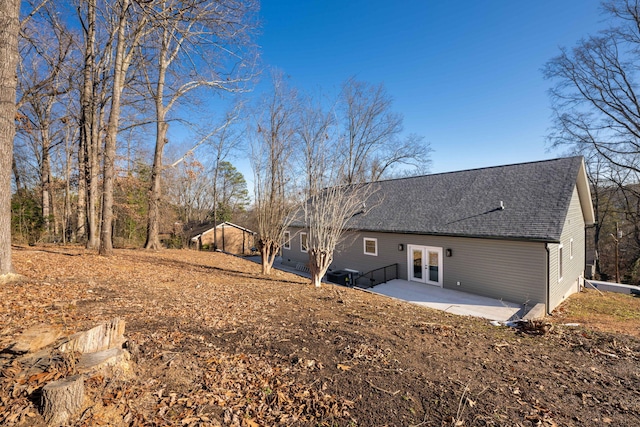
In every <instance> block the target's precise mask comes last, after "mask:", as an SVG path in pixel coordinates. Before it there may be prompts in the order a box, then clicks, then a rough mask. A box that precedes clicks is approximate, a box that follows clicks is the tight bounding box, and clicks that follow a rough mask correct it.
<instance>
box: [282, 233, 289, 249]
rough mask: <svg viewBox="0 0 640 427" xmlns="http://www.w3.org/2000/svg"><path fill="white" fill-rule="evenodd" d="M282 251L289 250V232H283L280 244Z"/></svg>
mask: <svg viewBox="0 0 640 427" xmlns="http://www.w3.org/2000/svg"><path fill="white" fill-rule="evenodd" d="M282 249H291V233H290V232H289V231H285V232H284V242H282Z"/></svg>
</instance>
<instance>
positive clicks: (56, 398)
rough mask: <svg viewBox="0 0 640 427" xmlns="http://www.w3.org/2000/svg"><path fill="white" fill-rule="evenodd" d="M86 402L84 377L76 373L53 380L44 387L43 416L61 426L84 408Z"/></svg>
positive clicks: (53, 423)
mask: <svg viewBox="0 0 640 427" xmlns="http://www.w3.org/2000/svg"><path fill="white" fill-rule="evenodd" d="M83 402H84V378H83V376H82V375H74V376H72V377H67V378H64V379H62V380H58V381H53V382H50V383H49V384H47V385H45V386H44V387H43V388H42V400H41V407H42V416H43V417H44V419H45V421H46V422H47V424H49V425H52V426H61V425H66V424H68V423H69V420H70V419H71V418H72V417H73V416H74V415H76V413H77V412H78V411H79V410H80V408H82V404H83Z"/></svg>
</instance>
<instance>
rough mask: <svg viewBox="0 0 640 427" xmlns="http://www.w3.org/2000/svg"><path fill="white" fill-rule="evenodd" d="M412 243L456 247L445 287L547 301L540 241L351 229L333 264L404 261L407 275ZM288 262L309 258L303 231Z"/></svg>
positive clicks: (361, 267) (446, 263) (372, 265)
mask: <svg viewBox="0 0 640 427" xmlns="http://www.w3.org/2000/svg"><path fill="white" fill-rule="evenodd" d="M295 231H296V230H292V233H291V234H292V235H294V234H295ZM365 237H367V238H375V239H377V241H378V255H377V256H371V255H366V254H365V253H364V244H363V238H365ZM399 244H403V245H404V250H403V251H399V250H398V245H399ZM410 244H411V245H422V246H432V247H440V248H443V251H444V250H445V249H451V250H452V256H451V257H446V256H444V258H443V287H444V288H447V289H454V290H459V291H462V292H469V293H474V294H478V295H484V296H489V297H493V298H497V299H503V300H505V301H510V302H515V303H519V304H527V305H533V304H535V303H538V302H545V301H546V269H545V264H546V250H545V244H544V243H540V242H526V241H509V240H496V239H479V238H464V237H443V236H425V235H410V234H396V233H373V232H353V233H347V235H346V237H345V239H344V241H343V243H342V244H340V245H339V247H338V248H337V250H336V253H335V254H334V261H333V263H332V265H331V269H332V270H342V269H345V268H349V269H353V270H357V271H359V272H360V273H366V272H368V271H371V270H374V269H377V268H381V267H385V266H387V265H391V264H395V263H398V273H399V278H400V279H404V280H407V279H408V271H407V268H408V267H407V257H408V252H407V248H408V245H410ZM283 261H285V262H288V263H290V264H292V265H295V263H297V262H302V263H305V264H306V263H307V262H308V256H307V254H306V253H302V252H300V242H299V235H295V237H294V239H293V241H292V244H291V249H290V250H283ZM458 282H460V285H459V286H458V284H457V283H458ZM424 286H432V285H426V284H425V285H424Z"/></svg>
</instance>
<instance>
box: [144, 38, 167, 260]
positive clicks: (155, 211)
mask: <svg viewBox="0 0 640 427" xmlns="http://www.w3.org/2000/svg"><path fill="white" fill-rule="evenodd" d="M165 35H166V30H165ZM165 45H166V44H165V43H163V47H164V46H165ZM158 68H159V70H158V71H159V72H158V83H157V85H156V94H155V98H156V99H155V102H156V120H157V121H156V149H155V153H154V155H153V167H152V169H151V187H150V188H149V213H148V215H149V217H148V221H147V242H146V243H145V245H144V247H145V249H155V250H157V249H160V247H161V246H160V238H159V237H158V235H159V233H160V226H159V223H160V218H159V216H160V206H159V205H160V196H161V194H160V192H161V190H160V179H161V178H162V153H163V152H164V146H165V144H166V142H167V128H168V127H169V125H168V124H167V122H166V121H165V116H166V114H167V112H166V109H165V107H164V104H163V102H164V96H163V95H164V80H165V75H166V71H167V64H166V61H165V49H163V51H162V52H161V53H160V60H159V67H158Z"/></svg>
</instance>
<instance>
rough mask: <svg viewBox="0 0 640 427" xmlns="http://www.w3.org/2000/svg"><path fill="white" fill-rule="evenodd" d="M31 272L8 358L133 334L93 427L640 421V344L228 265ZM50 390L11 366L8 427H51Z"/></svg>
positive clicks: (102, 380) (21, 292)
mask: <svg viewBox="0 0 640 427" xmlns="http://www.w3.org/2000/svg"><path fill="white" fill-rule="evenodd" d="M14 264H15V267H16V270H17V271H18V272H19V273H21V274H23V275H24V276H26V280H25V281H23V282H21V283H18V284H8V285H3V286H1V287H0V349H3V348H6V347H7V346H9V345H10V344H11V343H12V342H13V340H14V339H15V338H16V337H17V336H18V335H19V334H20V333H21V332H22V331H24V330H25V329H27V328H29V327H32V326H34V325H39V324H55V325H60V326H61V327H63V328H64V329H65V332H66V333H69V334H70V333H72V332H75V331H80V330H84V329H88V328H90V327H92V326H95V325H96V324H98V323H99V322H101V321H105V320H109V319H112V318H114V317H121V318H123V319H125V320H126V322H127V331H126V336H127V337H128V338H129V343H128V348H129V350H130V352H131V353H132V359H133V372H132V375H130V376H128V377H112V376H108V375H106V376H105V375H94V376H93V377H91V378H88V379H87V380H86V387H87V395H88V396H89V398H90V400H89V401H88V403H89V402H91V405H89V404H88V405H87V407H86V409H85V410H83V411H82V413H81V415H80V416H79V419H78V420H77V422H76V423H75V425H78V426H97V425H110V426H128V425H132V426H137V425H150V426H218V425H225V426H226V425H229V426H277V425H287V426H288V425H295V426H442V425H444V426H603V425H604V426H606V425H611V426H638V425H640V363H639V360H638V359H639V358H640V341H639V340H638V338H635V337H633V336H631V335H625V334H620V333H608V332H602V331H596V330H591V329H588V328H585V327H567V326H563V325H562V324H561V323H559V322H556V323H554V326H553V328H552V329H551V331H550V332H549V333H547V334H544V335H536V334H527V333H522V332H519V331H517V330H513V329H509V328H502V327H494V326H490V325H489V324H488V322H487V321H484V320H481V319H475V318H467V317H459V316H455V315H449V314H446V313H441V312H438V311H434V310H430V309H426V308H423V307H418V306H414V305H411V304H408V303H403V302H399V301H396V300H391V299H388V298H385V297H381V296H376V295H373V294H370V293H367V292H363V291H358V290H354V289H348V288H343V287H338V286H332V285H326V286H324V287H322V288H321V289H315V288H313V287H312V286H311V285H310V284H309V283H308V281H307V280H306V279H302V278H300V277H298V276H295V275H292V274H289V273H285V272H279V271H277V272H275V273H274V274H273V275H272V276H269V277H265V276H263V275H261V274H260V268H259V265H257V264H254V263H251V262H249V261H246V260H244V259H240V258H236V257H233V256H229V255H224V254H220V253H207V252H195V251H186V250H185V251H179V250H165V251H161V252H148V251H141V250H118V251H116V255H115V256H114V257H111V258H104V257H99V256H97V255H96V254H94V253H93V252H89V251H84V250H82V249H79V248H72V247H67V248H56V247H49V248H15V249H14ZM570 303H571V301H570ZM552 321H553V319H552ZM634 325H635V327H637V323H635V324H634ZM72 370H73V364H69V363H60V367H59V369H58V370H57V371H56V372H48V373H47V375H48V376H49V379H51V378H59V377H62V376H64V375H68V374H71V373H72V372H71V371H72ZM45 380H47V378H46V375H45V377H43V376H42V375H41V376H32V377H28V376H26V375H25V374H24V369H23V367H22V366H20V364H19V363H15V361H13V362H11V359H9V358H0V425H24V426H27V425H28V426H38V425H43V420H42V417H41V416H40V414H39V413H38V411H37V407H36V405H35V402H36V401H37V398H38V390H39V388H40V387H41V386H42V384H43V382H44V381H45Z"/></svg>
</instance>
